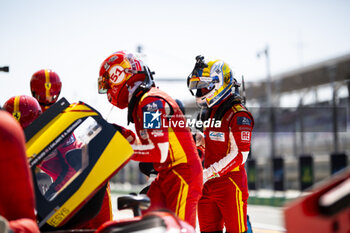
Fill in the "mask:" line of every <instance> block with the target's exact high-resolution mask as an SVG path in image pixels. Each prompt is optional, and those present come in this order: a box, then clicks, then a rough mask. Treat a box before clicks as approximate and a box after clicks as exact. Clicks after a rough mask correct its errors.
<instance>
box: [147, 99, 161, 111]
mask: <svg viewBox="0 0 350 233" xmlns="http://www.w3.org/2000/svg"><path fill="white" fill-rule="evenodd" d="M159 109H163V103H162V101H161V100H156V101H154V102H152V103H149V104H147V105H146V106H144V107H143V108H142V111H144V112H155V111H157V110H159Z"/></svg>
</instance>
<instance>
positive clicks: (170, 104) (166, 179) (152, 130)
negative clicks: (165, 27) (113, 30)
mask: <svg viewBox="0 0 350 233" xmlns="http://www.w3.org/2000/svg"><path fill="white" fill-rule="evenodd" d="M152 84H153V80H152V77H151V73H150V72H149V69H148V67H147V66H145V65H143V62H142V61H141V60H140V59H139V58H137V57H136V56H135V55H133V54H131V53H127V52H124V51H119V52H116V53H114V54H112V55H110V56H109V57H108V58H107V59H105V61H104V62H103V63H102V65H101V69H100V77H99V93H107V96H108V100H109V101H110V102H111V103H112V104H113V105H115V106H117V107H118V108H121V109H123V108H126V107H128V111H129V113H128V118H129V121H131V122H134V123H135V129H136V133H137V135H138V138H139V143H138V144H134V145H133V149H134V155H133V157H132V159H133V160H136V161H141V162H152V163H153V164H154V168H155V169H156V170H157V172H158V175H157V178H156V179H155V180H154V181H153V182H152V184H151V186H150V189H149V191H148V192H147V195H148V196H149V197H150V199H151V207H150V210H153V209H160V208H166V209H169V210H171V211H173V212H174V213H175V214H176V215H177V216H178V217H180V219H182V220H185V221H187V222H188V223H189V224H191V225H192V226H193V227H195V224H196V213H197V203H198V200H199V198H200V196H201V190H202V179H203V176H202V167H201V163H200V160H199V157H198V154H197V150H196V147H195V144H194V141H193V138H192V135H191V132H190V130H189V128H188V127H186V125H185V122H186V119H185V117H184V115H183V113H182V112H181V110H180V108H179V106H178V105H177V103H176V102H175V101H174V100H173V99H172V98H171V97H170V96H168V95H167V94H166V93H164V92H162V91H160V90H159V89H158V88H155V87H154V86H153V85H152Z"/></svg>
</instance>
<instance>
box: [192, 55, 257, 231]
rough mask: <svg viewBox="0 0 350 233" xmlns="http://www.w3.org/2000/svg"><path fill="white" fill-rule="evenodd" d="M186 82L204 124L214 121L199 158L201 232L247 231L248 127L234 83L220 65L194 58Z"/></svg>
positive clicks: (247, 116) (250, 126)
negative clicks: (201, 109) (201, 162)
mask: <svg viewBox="0 0 350 233" xmlns="http://www.w3.org/2000/svg"><path fill="white" fill-rule="evenodd" d="M196 60H197V63H196V66H195V68H194V70H193V72H192V73H191V75H190V76H189V77H188V82H187V84H188V87H189V89H190V91H191V92H192V90H195V91H196V93H195V95H196V101H197V103H198V104H199V105H200V106H203V107H207V111H206V112H207V116H206V117H205V119H211V120H215V121H220V122H221V124H214V125H213V124H211V125H210V126H209V127H207V128H205V129H204V135H205V157H204V170H203V179H204V180H203V183H204V187H203V196H202V197H201V199H200V201H199V205H198V219H199V225H200V230H201V232H222V231H223V227H224V226H225V228H226V232H230V233H232V232H246V231H247V200H248V184H247V175H246V171H245V168H244V164H245V162H246V160H247V157H248V154H249V150H250V141H251V133H252V129H253V125H254V121H253V117H252V115H251V113H250V112H249V111H248V110H247V109H246V108H245V107H244V106H243V104H242V101H241V97H240V96H239V91H238V87H239V84H238V83H237V80H236V79H235V78H234V76H233V73H232V71H231V69H230V67H229V66H228V65H227V64H226V63H225V62H223V61H220V60H215V61H210V62H208V63H205V62H204V57H202V56H197V57H196Z"/></svg>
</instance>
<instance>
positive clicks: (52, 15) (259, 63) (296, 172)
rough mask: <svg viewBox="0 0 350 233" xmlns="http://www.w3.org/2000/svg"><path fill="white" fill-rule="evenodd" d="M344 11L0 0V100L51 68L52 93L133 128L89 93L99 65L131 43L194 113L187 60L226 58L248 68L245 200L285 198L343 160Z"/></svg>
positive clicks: (334, 7) (238, 70)
mask: <svg viewBox="0 0 350 233" xmlns="http://www.w3.org/2000/svg"><path fill="white" fill-rule="evenodd" d="M349 11H350V2H349V1H346V0H318V1H314V0H311V1H302V0H295V1H288V2H286V1H276V0H275V1H274V0H267V1H241V0H217V1H215V2H214V1H209V0H201V1H199V0H192V1H191V0H178V1H157V0H148V1H141V0H129V1H119V0H101V1H90V0H84V1H82V0H80V1H79V0H77V1H68V0H60V1H44V0H32V1H25V0H13V1H5V0H3V1H1V8H0V29H1V34H0V35H1V36H0V70H1V71H2V72H0V92H1V94H0V105H2V104H3V103H4V102H5V101H6V100H7V99H9V98H10V97H12V96H14V95H21V94H26V95H30V88H29V82H30V78H31V76H32V74H33V73H34V72H36V71H38V70H40V69H44V68H45V69H53V70H54V71H56V72H57V73H58V74H59V76H60V78H61V80H62V83H63V86H62V92H61V96H60V97H65V98H66V99H67V100H68V101H69V102H71V103H73V102H77V101H83V102H86V103H87V104H89V105H90V106H92V107H94V108H95V109H97V110H98V111H99V112H100V113H101V114H102V115H103V116H104V117H105V118H106V119H107V120H108V121H109V122H113V123H118V124H120V125H123V126H126V127H128V128H131V129H132V128H133V126H132V125H129V126H127V120H126V111H124V110H119V109H116V108H112V105H111V104H110V103H109V102H108V100H107V97H106V95H99V94H98V93H97V78H98V72H99V67H100V64H101V63H102V61H103V60H104V59H105V58H106V57H107V56H109V55H110V54H111V53H113V52H115V51H118V50H129V51H131V52H139V53H141V54H142V56H143V58H144V60H145V62H146V63H147V64H148V65H149V67H150V68H151V70H153V71H155V76H154V77H155V81H156V84H157V86H159V87H160V88H161V89H162V90H164V91H166V92H168V93H169V94H170V95H171V96H172V97H173V98H176V99H180V100H181V101H183V102H184V104H185V107H186V110H187V111H188V112H187V113H188V115H189V116H190V117H191V116H193V115H194V114H195V111H196V110H198V109H197V108H196V105H195V100H194V98H193V97H192V96H191V94H190V93H189V91H188V90H187V86H186V78H187V76H188V75H189V73H190V72H191V71H192V69H193V66H194V63H195V56H197V55H199V54H201V55H204V56H205V57H206V58H207V59H222V60H224V61H226V62H227V63H228V64H229V65H230V66H231V68H232V69H233V70H234V71H235V74H236V78H237V79H238V80H239V81H241V77H242V75H244V80H245V92H243V91H242V95H245V96H246V99H247V102H246V105H247V107H248V108H249V110H250V111H251V112H252V113H253V115H254V118H255V129H254V134H253V139H252V148H251V154H250V156H249V160H248V162H247V170H248V177H249V188H250V190H251V192H250V203H251V204H259V205H260V204H262V205H272V206H282V205H283V204H284V203H285V202H286V201H287V200H289V199H293V198H295V197H296V196H299V195H300V194H301V193H302V192H303V191H304V190H305V189H307V188H309V187H310V186H312V185H313V184H314V183H315V182H318V181H321V180H323V179H326V178H328V177H329V176H330V175H331V174H332V173H335V172H337V171H339V170H340V169H342V168H344V167H346V166H347V164H348V159H349V153H350V134H349V110H348V109H349V104H350V102H349V92H350V86H349V79H350V43H349V41H350V20H348V14H349ZM8 71H9V72H8ZM112 181H113V189H115V190H127V191H129V190H130V189H132V188H134V187H138V186H142V185H144V183H145V182H146V179H145V177H143V176H142V174H140V173H139V172H138V165H137V163H133V162H131V163H129V164H128V165H127V166H126V167H125V168H124V169H123V170H122V171H121V172H120V173H118V174H117V176H116V177H114V178H113V180H112Z"/></svg>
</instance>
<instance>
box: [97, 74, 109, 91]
mask: <svg viewBox="0 0 350 233" xmlns="http://www.w3.org/2000/svg"><path fill="white" fill-rule="evenodd" d="M108 87H109V86H108V77H107V76H106V75H103V76H100V77H98V93H99V94H106V93H107V91H108Z"/></svg>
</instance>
